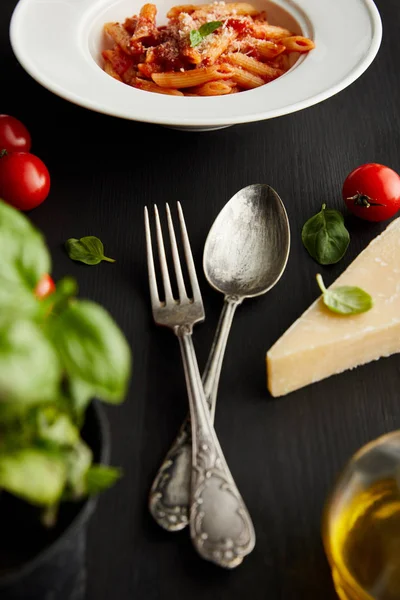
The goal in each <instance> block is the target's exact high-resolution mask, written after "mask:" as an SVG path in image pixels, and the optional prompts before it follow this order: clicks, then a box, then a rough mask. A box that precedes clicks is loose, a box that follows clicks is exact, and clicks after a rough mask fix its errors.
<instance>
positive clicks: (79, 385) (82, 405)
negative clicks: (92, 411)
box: [68, 376, 95, 423]
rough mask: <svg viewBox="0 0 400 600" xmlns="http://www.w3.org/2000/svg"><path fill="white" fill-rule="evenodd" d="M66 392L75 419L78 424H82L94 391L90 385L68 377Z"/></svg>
mask: <svg viewBox="0 0 400 600" xmlns="http://www.w3.org/2000/svg"><path fill="white" fill-rule="evenodd" d="M68 391H69V401H70V404H71V405H72V411H73V414H74V415H75V419H76V421H77V422H78V423H82V422H83V417H84V414H85V410H86V409H87V407H88V405H89V404H90V402H91V400H92V398H93V396H94V395H95V390H94V389H93V386H92V385H90V384H88V383H86V382H85V381H82V379H78V378H77V377H71V376H70V377H69V378H68Z"/></svg>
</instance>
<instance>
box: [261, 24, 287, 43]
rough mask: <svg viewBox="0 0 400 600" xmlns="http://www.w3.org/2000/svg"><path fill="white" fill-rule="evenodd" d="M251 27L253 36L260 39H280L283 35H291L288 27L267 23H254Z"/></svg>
mask: <svg viewBox="0 0 400 600" xmlns="http://www.w3.org/2000/svg"><path fill="white" fill-rule="evenodd" d="M252 29H253V35H254V37H255V38H258V39H261V40H281V39H282V38H284V37H290V36H292V35H293V34H292V32H291V31H289V29H285V28H283V27H277V26H276V25H269V24H268V23H255V24H254V25H253V28H252Z"/></svg>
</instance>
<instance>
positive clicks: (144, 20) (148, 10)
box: [131, 4, 158, 44]
mask: <svg viewBox="0 0 400 600" xmlns="http://www.w3.org/2000/svg"><path fill="white" fill-rule="evenodd" d="M156 15H157V7H156V5H155V4H145V5H144V6H143V7H142V10H141V11H140V14H139V18H138V21H137V24H136V28H135V31H134V33H133V35H132V38H131V41H132V42H135V41H147V42H148V43H150V44H151V43H153V42H155V41H156V39H157V35H158V31H157V27H156Z"/></svg>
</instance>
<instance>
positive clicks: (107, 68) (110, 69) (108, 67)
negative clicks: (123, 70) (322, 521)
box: [104, 60, 122, 81]
mask: <svg viewBox="0 0 400 600" xmlns="http://www.w3.org/2000/svg"><path fill="white" fill-rule="evenodd" d="M104 70H105V72H106V73H107V75H111V77H114V79H116V80H117V81H122V79H121V77H120V76H119V75H118V73H117V72H116V71H115V70H114V68H113V66H112V64H111V63H110V61H109V60H106V61H105V63H104Z"/></svg>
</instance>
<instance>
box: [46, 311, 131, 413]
mask: <svg viewBox="0 0 400 600" xmlns="http://www.w3.org/2000/svg"><path fill="white" fill-rule="evenodd" d="M53 340H54V344H55V346H56V347H57V350H58V352H59V354H60V357H61V362H62V364H63V366H64V367H65V369H66V371H67V373H68V375H69V377H71V378H73V379H77V380H80V381H82V382H84V383H85V384H87V386H89V387H91V388H92V391H93V394H92V395H93V396H94V395H96V396H98V397H99V398H100V399H102V400H104V401H107V402H112V403H118V402H122V400H123V399H124V396H125V393H126V389H127V385H128V380H129V375H130V365H131V354H130V348H129V345H128V343H127V341H126V339H125V337H124V335H123V333H122V332H121V330H120V329H119V328H118V326H117V325H116V323H115V322H114V321H113V319H112V318H111V316H110V315H109V314H108V312H107V311H106V310H104V308H102V307H101V306H99V305H98V304H95V303H94V302H89V301H86V300H84V301H82V300H80V301H78V300H76V301H75V302H74V303H73V304H71V306H69V307H68V308H67V309H66V310H65V311H64V312H63V313H62V314H61V315H60V316H59V317H58V318H57V319H56V321H55V323H54V331H53Z"/></svg>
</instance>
